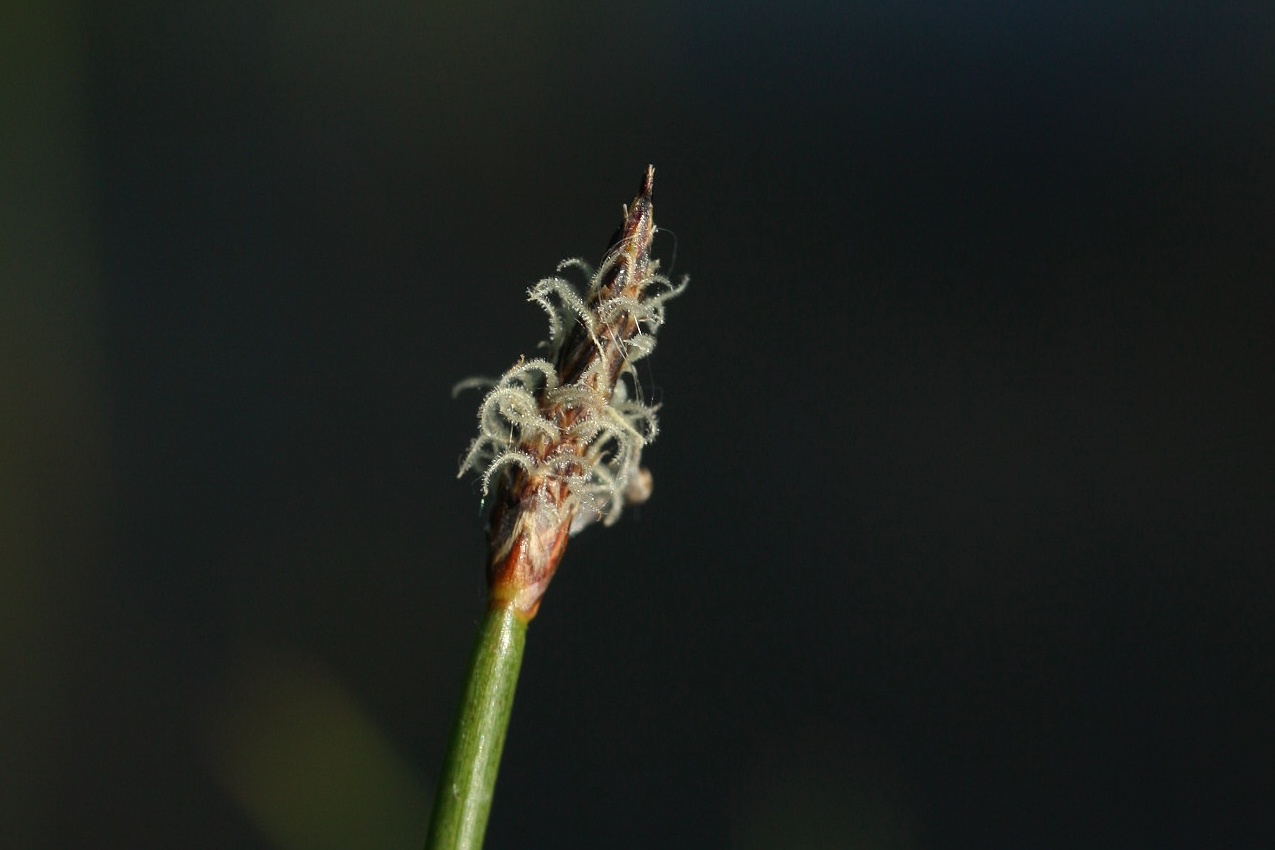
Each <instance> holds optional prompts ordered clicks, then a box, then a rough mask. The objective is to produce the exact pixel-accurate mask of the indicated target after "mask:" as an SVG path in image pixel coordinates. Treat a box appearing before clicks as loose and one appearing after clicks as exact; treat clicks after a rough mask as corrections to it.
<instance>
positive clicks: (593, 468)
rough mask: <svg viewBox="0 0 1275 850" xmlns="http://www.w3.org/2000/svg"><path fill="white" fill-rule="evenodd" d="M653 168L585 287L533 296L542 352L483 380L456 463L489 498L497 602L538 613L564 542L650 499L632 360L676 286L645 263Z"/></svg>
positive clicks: (649, 419) (576, 263)
mask: <svg viewBox="0 0 1275 850" xmlns="http://www.w3.org/2000/svg"><path fill="white" fill-rule="evenodd" d="M654 178H655V168H654V167H653V166H652V167H648V168H647V172H646V177H645V178H644V179H643V181H642V187H641V189H640V190H639V191H638V194H637V197H636V198H634V199H633V203H632V204H630V205H629V206H627V207H625V208H624V224H623V226H622V227H621V229H620V232H619V236H618V238H617V239H616V241H615V242H614V244H612V246H611V248H610V249H609V250H608V251H607V254H606V256H605V257H604V258H603V260H602V264H601V265H600V266H599V267H598V269H597V270H596V271H594V270H593V269H591V268H590V267H589V266H588V265H587V264H586V263H585V262H584V261H583V260H579V259H574V260H566V261H564V262H563V263H561V264H560V265H559V266H558V271H560V272H561V271H563V270H565V269H568V268H572V267H574V268H577V269H580V270H582V271H583V272H584V274H585V275H586V276H587V277H588V288H587V290H586V292H585V293H584V295H580V294H579V293H578V292H577V291H576V289H575V288H574V287H573V286H572V285H571V284H570V283H568V282H567V281H566V280H565V279H563V278H561V277H550V278H545V279H544V280H541V281H540V282H538V283H537V284H536V285H535V286H533V287H531V289H530V291H529V293H528V295H529V299H530V300H531V301H534V302H536V303H537V304H539V305H540V306H541V307H543V308H544V309H545V311H546V312H547V313H548V314H549V335H550V340H549V342H548V346H549V349H550V351H551V352H552V353H551V354H550V356H549V358H548V359H534V360H526V359H523V358H520V359H519V360H518V362H517V363H516V364H514V366H513V368H511V369H510V370H509V371H508V372H506V373H505V374H504V375H502V376H501V377H500V379H499V380H496V381H490V380H481V379H471V380H469V381H464V382H462V383H461V384H459V385H457V389H461V388H464V387H469V386H490V387H491V390H490V391H489V392H488V393H487V395H486V397H485V398H484V399H483V402H482V405H481V406H480V407H479V409H478V436H477V437H476V438H474V441H473V442H472V443H471V444H470V447H469V452H468V454H467V455H466V457H465V460H464V461H463V462H462V464H461V468H460V474H462V475H463V474H464V473H465V472H466V471H467V470H474V471H476V472H479V473H481V476H482V486H483V495H484V497H487V498H490V499H491V500H492V511H491V518H490V523H489V527H488V536H489V543H490V548H491V560H490V562H489V564H488V571H487V578H488V582H489V584H490V586H491V598H492V604H493V605H500V606H506V605H507V606H511V607H512V608H513V610H514V611H515V612H516V613H518V614H519V615H520V616H521V617H523V618H524V619H531V618H532V617H534V616H535V614H536V610H537V609H538V608H539V606H540V598H541V596H542V595H543V594H544V591H545V588H546V587H547V586H548V584H549V581H550V579H552V578H553V574H554V571H555V570H556V569H557V566H558V562H559V560H560V559H561V558H562V553H563V550H564V549H565V548H566V544H567V538H568V537H569V536H570V535H571V534H574V533H576V532H578V531H580V530H581V529H582V528H584V527H585V526H587V525H589V524H591V523H593V522H595V521H597V520H599V519H601V520H602V522H603V524H604V525H610V524H612V523H613V522H615V521H616V519H618V518H619V516H620V511H621V510H622V509H623V507H624V505H625V504H626V503H630V504H632V503H638V502H642V501H645V499H646V498H647V497H648V496H649V495H650V492H651V475H650V473H649V472H648V471H647V470H645V469H643V468H642V467H641V466H640V462H641V457H642V449H643V448H645V447H646V445H647V444H648V443H650V442H651V441H652V440H653V439H655V435H656V433H657V430H658V427H657V424H656V418H655V412H656V408H655V407H653V406H651V405H648V404H645V403H643V402H642V400H641V398H640V393H639V385H638V382H637V376H636V373H635V371H634V368H633V364H634V363H635V362H636V361H637V360H639V359H640V358H642V357H645V356H646V355H648V354H650V353H651V350H652V349H653V348H654V347H655V336H654V334H655V331H656V330H657V329H658V328H659V327H660V325H661V324H663V322H664V303H665V302H666V301H667V300H668V299H670V298H672V297H673V296H675V295H678V294H679V293H681V292H682V291H683V290H684V289H685V288H686V284H687V281H686V279H683V280H682V281H681V283H680V284H678V285H677V286H674V285H673V284H672V283H671V282H670V281H669V279H668V278H666V277H664V276H663V275H660V274H658V273H657V272H658V268H659V262H658V261H656V260H652V259H651V240H652V239H653V238H654V236H655V219H654V217H653V212H652V206H651V185H652V182H653V181H654Z"/></svg>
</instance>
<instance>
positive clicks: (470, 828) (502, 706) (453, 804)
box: [425, 607, 527, 850]
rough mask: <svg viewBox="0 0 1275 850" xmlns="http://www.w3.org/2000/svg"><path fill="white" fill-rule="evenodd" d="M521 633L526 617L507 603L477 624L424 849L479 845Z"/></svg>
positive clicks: (474, 849) (476, 848)
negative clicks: (471, 653) (471, 654)
mask: <svg viewBox="0 0 1275 850" xmlns="http://www.w3.org/2000/svg"><path fill="white" fill-rule="evenodd" d="M526 638H527V623H526V621H525V620H523V619H522V618H520V617H519V616H518V615H517V614H515V613H514V612H513V611H512V610H511V609H509V608H507V607H501V608H491V609H489V610H488V611H487V613H486V615H484V617H483V621H482V624H481V625H480V626H479V627H478V639H477V640H476V641H475V643H474V654H473V657H472V658H471V659H470V662H469V674H468V676H467V678H466V681H465V692H464V694H463V695H462V696H461V699H460V707H459V708H458V709H457V711H456V722H455V725H454V726H453V727H452V737H451V740H450V741H449V742H448V744H447V756H446V758H444V760H443V770H442V774H441V775H440V776H439V778H438V793H437V795H435V798H434V813H433V815H432V817H431V819H430V826H429V837H428V838H427V839H426V841H425V850H480V848H481V847H482V846H483V832H484V831H486V829H487V814H488V812H489V811H491V798H492V794H493V793H494V792H495V789H496V771H497V770H499V768H500V751H501V750H502V749H504V746H505V730H506V729H508V728H509V714H510V712H511V711H512V709H513V705H514V688H515V687H516V686H517V684H518V668H519V667H520V666H521V665H522V650H523V646H524V645H525V643H526Z"/></svg>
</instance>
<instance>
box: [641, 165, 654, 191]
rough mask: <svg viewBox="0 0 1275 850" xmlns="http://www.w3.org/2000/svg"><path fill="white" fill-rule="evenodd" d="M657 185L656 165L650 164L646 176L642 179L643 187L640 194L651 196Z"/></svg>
mask: <svg viewBox="0 0 1275 850" xmlns="http://www.w3.org/2000/svg"><path fill="white" fill-rule="evenodd" d="M654 186H655V166H654V165H648V166H647V167H646V177H644V178H643V179H642V188H641V189H639V190H638V196H639V197H644V198H649V197H651V189H652V188H653V187H654Z"/></svg>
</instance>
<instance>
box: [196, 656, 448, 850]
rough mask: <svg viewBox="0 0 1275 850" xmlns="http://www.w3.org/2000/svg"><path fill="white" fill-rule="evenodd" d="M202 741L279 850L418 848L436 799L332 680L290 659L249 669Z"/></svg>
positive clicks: (267, 660)
mask: <svg viewBox="0 0 1275 850" xmlns="http://www.w3.org/2000/svg"><path fill="white" fill-rule="evenodd" d="M221 690H222V693H221V694H220V695H219V696H218V697H217V700H218V701H219V704H218V705H217V707H215V708H214V709H212V710H211V711H210V713H209V715H208V717H207V718H206V721H205V726H204V732H203V738H204V742H205V745H206V748H207V749H206V751H207V759H208V765H209V767H210V769H211V770H212V772H213V774H214V775H215V776H216V778H217V780H218V782H219V783H220V784H221V786H222V787H223V788H224V790H225V791H226V793H227V794H228V795H229V796H230V797H231V798H232V799H233V800H234V801H235V802H236V803H237V804H238V805H239V806H240V807H241V809H242V811H243V812H244V814H245V815H246V816H247V817H248V818H249V819H250V820H251V821H252V822H253V824H254V825H255V826H256V827H257V828H258V829H259V830H260V831H261V833H262V834H263V835H264V836H265V837H266V838H267V839H268V842H269V844H270V846H272V847H275V848H278V850H323V848H334V850H335V848H342V850H359V848H367V850H372V848H384V847H412V846H415V845H416V844H418V843H419V842H420V840H421V836H422V835H424V832H425V824H426V818H427V816H428V814H429V802H428V800H429V796H430V795H429V794H428V793H427V792H426V790H425V787H424V785H422V783H420V782H419V781H418V780H417V779H416V778H415V777H414V776H413V774H412V770H411V768H410V766H409V765H408V764H407V763H406V762H405V760H404V759H403V757H402V756H401V755H400V754H399V753H398V751H397V750H396V748H395V746H394V744H393V743H392V742H391V741H390V740H389V739H388V738H387V737H386V736H385V735H384V734H383V733H382V732H381V730H380V729H379V728H378V726H377V724H376V722H375V721H374V720H373V719H372V717H371V716H370V715H369V714H368V713H367V711H366V710H365V709H364V708H363V707H362V706H360V705H359V704H358V703H357V702H356V701H355V700H354V698H353V697H352V696H351V695H350V694H349V693H348V692H347V691H346V690H345V688H344V687H343V686H342V685H341V684H340V683H339V682H338V681H336V680H335V679H334V678H333V677H332V676H331V674H329V673H328V672H326V671H324V670H323V669H321V668H320V667H318V666H317V665H316V664H314V663H312V662H307V661H304V660H302V659H299V658H295V657H287V656H284V655H262V656H260V657H256V658H251V659H247V660H245V661H244V662H243V663H242V664H240V665H239V666H238V668H237V670H236V671H235V672H234V673H232V675H231V676H230V678H229V680H228V681H227V682H226V683H225V686H224V688H223V689H221Z"/></svg>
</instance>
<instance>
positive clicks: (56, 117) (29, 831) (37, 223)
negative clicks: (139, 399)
mask: <svg viewBox="0 0 1275 850" xmlns="http://www.w3.org/2000/svg"><path fill="white" fill-rule="evenodd" d="M79 11H80V10H79V8H78V7H77V6H76V5H75V4H72V3H66V2H57V0H54V2H47V3H45V2H40V3H34V2H15V3H5V4H0V125H2V126H3V128H4V129H3V130H2V131H0V765H3V768H0V823H3V824H4V827H3V830H2V831H3V834H4V839H3V844H4V846H5V847H8V848H24V847H34V846H42V844H41V840H42V837H43V836H44V835H45V834H46V832H47V829H48V826H49V824H50V823H51V822H52V819H53V818H54V817H56V811H55V801H56V799H57V781H58V778H59V775H60V773H61V772H62V771H65V770H66V769H68V766H69V764H70V763H71V760H72V759H73V756H74V754H73V753H71V752H69V751H68V749H67V747H66V746H65V742H64V735H63V733H64V729H63V727H62V724H63V722H64V721H65V719H66V716H67V713H68V710H69V704H68V693H69V690H70V687H71V682H70V681H69V676H70V667H71V665H70V657H71V655H72V654H73V642H74V640H75V639H76V637H77V636H76V633H75V632H74V627H75V624H76V617H77V610H78V608H79V605H80V604H81V603H82V601H83V599H84V598H85V594H86V590H87V588H88V586H90V585H91V584H92V582H93V578H94V576H93V571H94V567H93V565H94V564H95V563H96V553H97V552H98V549H99V546H100V535H101V530H102V521H103V516H102V512H101V501H100V496H101V492H102V485H103V481H102V475H103V466H102V454H103V404H102V397H101V393H102V386H101V384H100V380H99V373H100V369H101V353H100V349H99V345H98V334H99V331H100V328H99V326H98V323H99V315H98V309H97V305H98V302H99V299H98V291H97V273H96V267H95V250H94V249H95V238H94V232H93V225H92V216H91V213H90V209H91V204H90V202H89V199H88V197H87V194H86V193H87V184H88V181H87V174H86V167H87V150H86V126H85V123H86V122H85V106H84V102H85V93H84V74H83V65H82V61H81V58H82V56H81V50H80V47H81V45H80V43H79V36H80V29H79V17H78V16H79Z"/></svg>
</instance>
